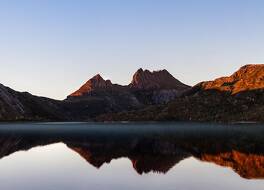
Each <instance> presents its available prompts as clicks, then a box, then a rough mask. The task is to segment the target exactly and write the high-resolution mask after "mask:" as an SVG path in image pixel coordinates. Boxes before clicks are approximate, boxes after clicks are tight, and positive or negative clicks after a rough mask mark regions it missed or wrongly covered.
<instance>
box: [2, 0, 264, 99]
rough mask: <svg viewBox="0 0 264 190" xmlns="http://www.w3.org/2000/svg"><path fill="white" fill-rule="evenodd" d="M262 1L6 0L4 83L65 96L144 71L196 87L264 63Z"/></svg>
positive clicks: (3, 33)
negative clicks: (97, 78)
mask: <svg viewBox="0 0 264 190" xmlns="http://www.w3.org/2000/svg"><path fill="white" fill-rule="evenodd" d="M263 8H264V1H262V0H199V1H198V0H23V1H21V0H17V1H15V0H5V1H4V0H0V66H1V67H0V83H2V84H4V85H6V86H10V87H12V88H14V89H16V90H19V91H29V92H31V93H33V94H36V95H42V96H48V97H51V98H56V99H63V98H65V97H66V96H67V95H68V94H70V93H71V92H72V91H74V90H76V89H77V88H78V87H79V86H80V85H81V84H83V83H84V82H85V81H87V80H88V79H89V78H91V77H92V76H93V75H95V74H97V73H101V74H102V76H104V77H105V78H110V79H111V80H112V82H114V83H120V84H128V83H129V82H130V80H131V78H132V75H133V73H134V72H135V71H136V70H137V69H138V68H140V67H142V68H144V69H150V70H158V69H167V70H169V72H171V74H173V75H174V76H175V77H176V78H178V79H179V80H181V81H182V82H184V83H187V84H189V85H193V84H196V83H197V82H199V81H202V80H210V79H214V78H215V77H219V76H222V75H229V74H231V73H232V72H234V71H235V70H236V69H238V68H239V67H240V66H242V65H244V64H248V63H261V62H264V24H263V23H264V11H263Z"/></svg>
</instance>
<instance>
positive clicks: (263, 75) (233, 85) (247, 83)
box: [199, 64, 264, 94]
mask: <svg viewBox="0 0 264 190" xmlns="http://www.w3.org/2000/svg"><path fill="white" fill-rule="evenodd" d="M199 85H200V87H201V89H203V90H218V91H222V92H230V93H231V94H237V93H240V92H245V91H249V90H251V91H252V90H258V89H263V88H264V65H262V64H259V65H245V66H243V67H241V68H240V69H239V70H238V71H237V72H235V73H234V74H232V75H231V76H229V77H221V78H218V79H216V80H214V81H208V82H202V83H201V84H199Z"/></svg>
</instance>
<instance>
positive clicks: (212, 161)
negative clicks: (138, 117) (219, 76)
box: [0, 122, 264, 190]
mask: <svg viewBox="0 0 264 190" xmlns="http://www.w3.org/2000/svg"><path fill="white" fill-rule="evenodd" d="M0 143H1V148H0V184H1V189H4V190H16V189H26V190H31V189H32V190H36V189H38V190H58V189H63V190H67V189H74V190H79V189H80V190H84V189H92V190H136V189H137V190H138V189H144V190H148V189H149V190H158V189H159V190H160V189H162V190H174V189H179V190H194V189H195V190H211V189H214V190H222V189H223V190H229V189H230V190H236V189H243V190H253V189H254V190H258V189H259V190H263V189H264V180H263V179H264V126H263V125H261V124H249V123H248V124H246V123H244V124H232V125H231V124H230V125H227V124H208V123H184V122H182V123H181V122H178V123H14V124H10V123H2V124H0Z"/></svg>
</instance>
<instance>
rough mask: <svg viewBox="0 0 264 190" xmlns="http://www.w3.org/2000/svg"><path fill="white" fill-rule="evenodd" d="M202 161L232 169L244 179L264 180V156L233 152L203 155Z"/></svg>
mask: <svg viewBox="0 0 264 190" xmlns="http://www.w3.org/2000/svg"><path fill="white" fill-rule="evenodd" d="M200 159H201V160H202V161H206V162H212V163H215V164H217V165H220V166H224V167H230V168H232V169H233V170H234V171H235V172H236V173H238V174H239V175H240V176H241V177H243V178H248V179H257V178H264V155H257V154H248V153H243V152H239V151H231V152H223V153H218V154H202V155H201V157H200Z"/></svg>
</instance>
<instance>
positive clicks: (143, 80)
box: [129, 68, 188, 90]
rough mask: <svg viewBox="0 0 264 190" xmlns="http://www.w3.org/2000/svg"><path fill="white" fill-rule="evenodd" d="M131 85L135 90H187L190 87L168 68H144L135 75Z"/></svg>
mask: <svg viewBox="0 0 264 190" xmlns="http://www.w3.org/2000/svg"><path fill="white" fill-rule="evenodd" d="M129 86H130V88H132V89H134V90H172V89H175V90H185V89H187V88H188V86H187V85H185V84H183V83H181V82H180V81H179V80H177V79H175V78H174V77H173V76H172V75H171V74H170V73H169V72H168V71H167V70H161V71H153V72H150V71H149V70H143V69H142V68H140V69H139V70H138V71H137V72H136V73H135V74H134V75H133V80H132V82H131V83H130V85H129Z"/></svg>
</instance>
